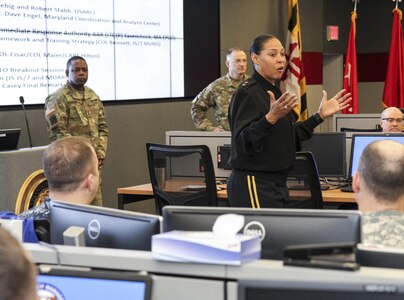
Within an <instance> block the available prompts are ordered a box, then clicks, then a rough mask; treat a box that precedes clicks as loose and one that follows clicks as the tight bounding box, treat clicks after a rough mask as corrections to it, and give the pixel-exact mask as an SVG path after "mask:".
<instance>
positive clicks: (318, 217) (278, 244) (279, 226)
mask: <svg viewBox="0 0 404 300" xmlns="http://www.w3.org/2000/svg"><path fill="white" fill-rule="evenodd" d="M226 213H234V214H240V215H243V216H244V217H245V225H244V227H243V229H242V230H241V232H243V233H245V234H258V235H260V239H261V258H265V259H282V258H283V250H284V248H285V247H286V246H289V245H303V244H321V243H344V242H347V243H348V242H352V243H359V242H360V241H361V232H360V219H361V218H360V216H361V215H360V213H359V212H358V211H347V210H346V211H343V210H311V209H270V208H266V209H253V208H230V207H223V208H221V207H220V208H219V207H190V206H188V207H186V206H166V207H164V208H163V232H167V231H171V230H185V231H210V230H212V226H213V224H214V223H215V221H216V219H217V217H218V216H220V215H222V214H226Z"/></svg>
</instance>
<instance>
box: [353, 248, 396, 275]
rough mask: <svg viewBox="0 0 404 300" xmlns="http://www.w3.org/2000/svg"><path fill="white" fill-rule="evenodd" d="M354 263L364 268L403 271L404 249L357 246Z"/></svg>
mask: <svg viewBox="0 0 404 300" xmlns="http://www.w3.org/2000/svg"><path fill="white" fill-rule="evenodd" d="M356 262H357V263H358V264H359V265H361V266H366V267H379V268H392V269H404V249H400V248H393V247H385V246H376V245H366V244H358V245H357V249H356Z"/></svg>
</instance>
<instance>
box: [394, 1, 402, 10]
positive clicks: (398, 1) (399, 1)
mask: <svg viewBox="0 0 404 300" xmlns="http://www.w3.org/2000/svg"><path fill="white" fill-rule="evenodd" d="M394 1H396V9H397V8H398V2H401V0H393V2H394Z"/></svg>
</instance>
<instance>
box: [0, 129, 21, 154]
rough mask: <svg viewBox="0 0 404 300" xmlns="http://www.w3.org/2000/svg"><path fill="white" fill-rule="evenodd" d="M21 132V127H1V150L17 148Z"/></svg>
mask: <svg viewBox="0 0 404 300" xmlns="http://www.w3.org/2000/svg"><path fill="white" fill-rule="evenodd" d="M20 133H21V129H20V128H14V129H0V151H6V150H15V149H17V148H18V141H19V139H20Z"/></svg>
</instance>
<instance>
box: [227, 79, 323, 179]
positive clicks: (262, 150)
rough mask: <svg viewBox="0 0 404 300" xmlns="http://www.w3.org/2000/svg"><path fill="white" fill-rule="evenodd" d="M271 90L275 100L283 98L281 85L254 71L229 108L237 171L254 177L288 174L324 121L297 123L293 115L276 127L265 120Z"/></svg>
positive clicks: (315, 120) (237, 92)
mask: <svg viewBox="0 0 404 300" xmlns="http://www.w3.org/2000/svg"><path fill="white" fill-rule="evenodd" d="M267 91H272V92H273V93H274V95H275V99H278V98H279V97H280V96H281V95H282V92H281V90H280V89H279V87H278V86H276V85H274V84H272V83H270V82H268V81H267V80H266V79H265V78H264V77H262V76H261V75H260V74H258V73H257V72H254V74H253V75H252V77H251V78H250V79H248V80H247V81H245V82H244V83H243V84H242V85H241V86H240V87H239V88H238V90H237V91H236V93H235V94H234V95H233V98H232V101H231V102H230V106H229V122H230V130H231V133H232V140H231V143H232V145H231V158H230V165H231V167H232V168H233V169H236V170H239V171H246V172H249V173H252V174H253V173H255V172H269V173H285V172H287V171H288V170H290V169H291V167H292V164H293V161H294V159H295V155H296V151H299V150H300V148H301V141H302V140H305V139H308V138H310V137H311V136H312V135H313V130H314V128H315V127H316V126H317V125H319V124H320V123H321V122H322V119H321V118H320V117H319V115H318V114H317V116H311V117H310V118H308V119H307V120H305V121H303V122H297V123H296V122H295V117H294V114H293V112H290V113H289V114H288V115H287V116H285V117H284V118H282V119H279V120H278V121H277V122H276V123H275V124H274V125H272V124H271V123H269V122H268V121H267V120H266V119H265V115H266V114H267V113H268V111H269V109H270V100H269V95H268V93H267Z"/></svg>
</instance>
